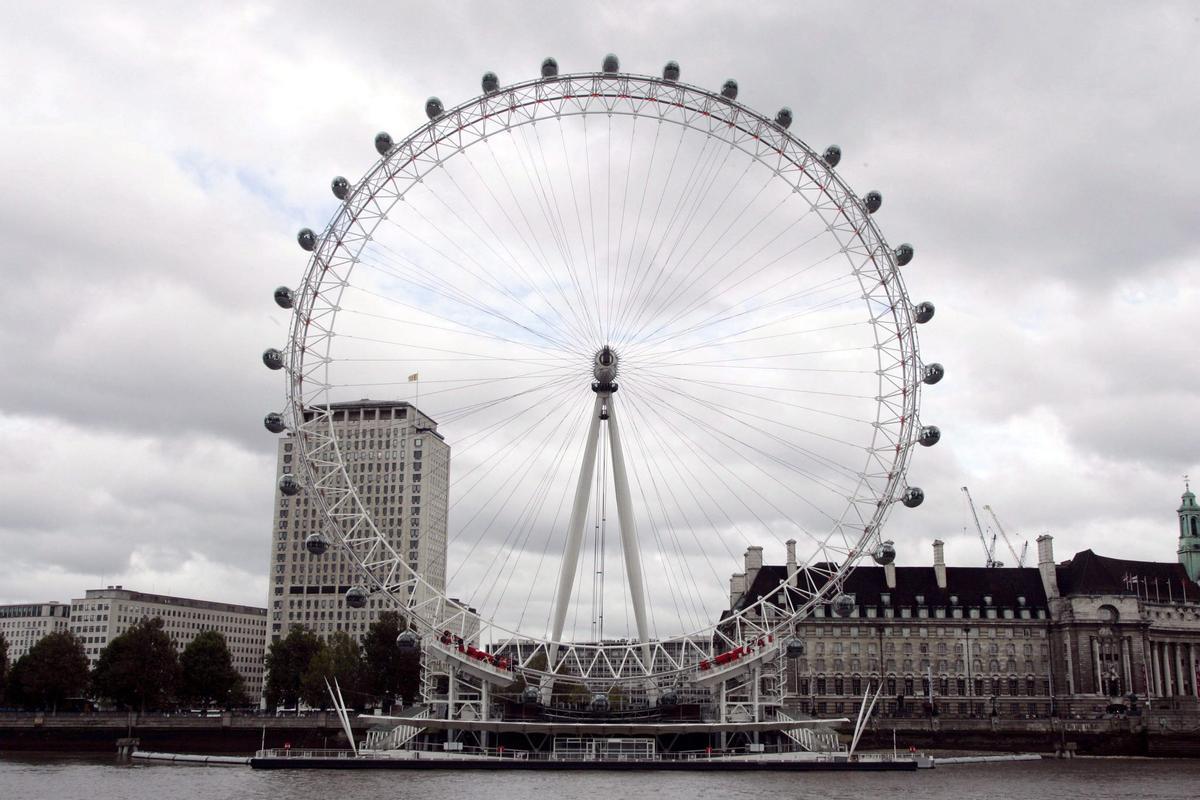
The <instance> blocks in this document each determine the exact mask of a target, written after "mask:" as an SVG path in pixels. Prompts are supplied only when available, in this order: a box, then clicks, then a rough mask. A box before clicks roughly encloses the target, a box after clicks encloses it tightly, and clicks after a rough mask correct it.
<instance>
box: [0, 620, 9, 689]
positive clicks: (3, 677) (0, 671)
mask: <svg viewBox="0 0 1200 800" xmlns="http://www.w3.org/2000/svg"><path fill="white" fill-rule="evenodd" d="M7 694H8V640H7V639H5V638H4V634H3V633H0V701H3V699H4V697H5V695H7Z"/></svg>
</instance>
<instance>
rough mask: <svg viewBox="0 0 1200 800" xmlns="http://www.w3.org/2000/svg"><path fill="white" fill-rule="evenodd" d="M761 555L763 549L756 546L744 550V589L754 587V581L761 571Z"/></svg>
mask: <svg viewBox="0 0 1200 800" xmlns="http://www.w3.org/2000/svg"><path fill="white" fill-rule="evenodd" d="M762 553H763V549H762V548H761V547H758V546H752V547H747V548H746V588H747V589H749V588H750V587H751V586H753V585H754V579H755V578H756V577H758V571H759V570H760V569H762Z"/></svg>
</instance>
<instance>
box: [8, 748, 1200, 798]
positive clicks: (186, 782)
mask: <svg viewBox="0 0 1200 800" xmlns="http://www.w3.org/2000/svg"><path fill="white" fill-rule="evenodd" d="M1197 785H1200V761H1193V760H1166V759H1157V760H1150V759H1116V758H1113V759H1107V758H1106V759H1092V758H1086V759H1076V760H1074V761H1053V760H1044V761H1034V762H1010V763H1000V764H970V765H958V766H951V765H945V766H942V767H939V768H938V769H933V770H921V771H918V772H915V773H890V774H889V773H877V774H870V773H860V774H835V773H793V774H787V773H779V774H761V773H744V772H743V773H738V772H731V773H729V774H727V775H722V774H717V773H695V774H689V773H681V772H653V771H647V772H641V773H628V772H625V773H604V772H534V773H529V772H525V773H481V772H466V773H459V774H455V773H452V772H424V773H422V772H312V771H298V772H274V771H272V772H256V771H254V770H251V769H250V768H249V767H202V766H183V765H173V764H164V765H133V766H121V765H118V764H116V763H115V761H113V760H111V759H108V758H104V759H67V758H59V757H53V756H34V755H25V754H19V755H14V754H0V798H2V799H3V800H29V799H30V798H36V799H37V800H43V799H44V800H52V799H53V800H107V799H108V798H113V799H114V800H116V799H117V798H120V799H121V800H198V799H199V798H205V800H207V799H208V798H214V799H215V800H225V799H226V798H228V800H256V799H257V798H264V799H265V798H270V800H289V799H290V798H303V800H326V799H327V798H331V799H332V800H358V798H363V800H407V798H414V800H415V799H416V798H420V800H510V799H511V800H569V799H571V798H588V799H589V800H591V799H592V798H595V800H634V799H639V800H640V798H650V799H651V800H708V799H709V798H712V799H713V800H741V798H754V800H783V799H784V798H786V799H787V800H792V799H793V798H794V799H795V800H810V799H811V800H857V798H864V800H972V799H973V798H999V799H1000V800H1026V798H1029V800H1043V799H1047V800H1048V799H1049V798H1053V800H1075V799H1076V798H1080V799H1082V798H1089V799H1091V800H1116V798H1121V799H1122V800H1124V799H1125V798H1135V799H1137V800H1141V798H1145V800H1168V798H1169V799H1170V800H1175V799H1176V798H1178V799H1179V800H1183V798H1188V800H1191V798H1195V797H1196V787H1197Z"/></svg>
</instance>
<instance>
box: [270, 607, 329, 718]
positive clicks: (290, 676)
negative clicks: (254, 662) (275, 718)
mask: <svg viewBox="0 0 1200 800" xmlns="http://www.w3.org/2000/svg"><path fill="white" fill-rule="evenodd" d="M320 649H321V640H320V639H318V638H317V635H316V634H315V633H313V632H312V631H310V630H308V629H307V628H305V627H303V626H296V627H295V628H292V629H291V630H290V631H288V635H287V636H285V637H283V638H282V639H280V640H279V641H277V642H271V646H270V647H269V648H267V683H266V690H265V693H266V696H267V705H268V706H270V707H272V708H274V707H276V706H278V705H280V704H283V705H285V706H292V705H297V704H298V703H299V702H300V679H301V678H302V677H303V675H304V671H305V670H306V669H308V663H309V662H310V661H312V659H313V656H315V655H316V654H317V653H318V652H319V651H320Z"/></svg>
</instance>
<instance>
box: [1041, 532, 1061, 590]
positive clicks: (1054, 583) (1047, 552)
mask: <svg viewBox="0 0 1200 800" xmlns="http://www.w3.org/2000/svg"><path fill="white" fill-rule="evenodd" d="M1037 546H1038V572H1040V573H1042V588H1043V589H1045V590H1046V597H1048V598H1055V597H1058V596H1059V595H1058V574H1057V573H1056V572H1055V571H1054V537H1053V536H1051V535H1050V534H1048V533H1043V534H1042V535H1041V536H1039V537H1038V538H1037Z"/></svg>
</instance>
